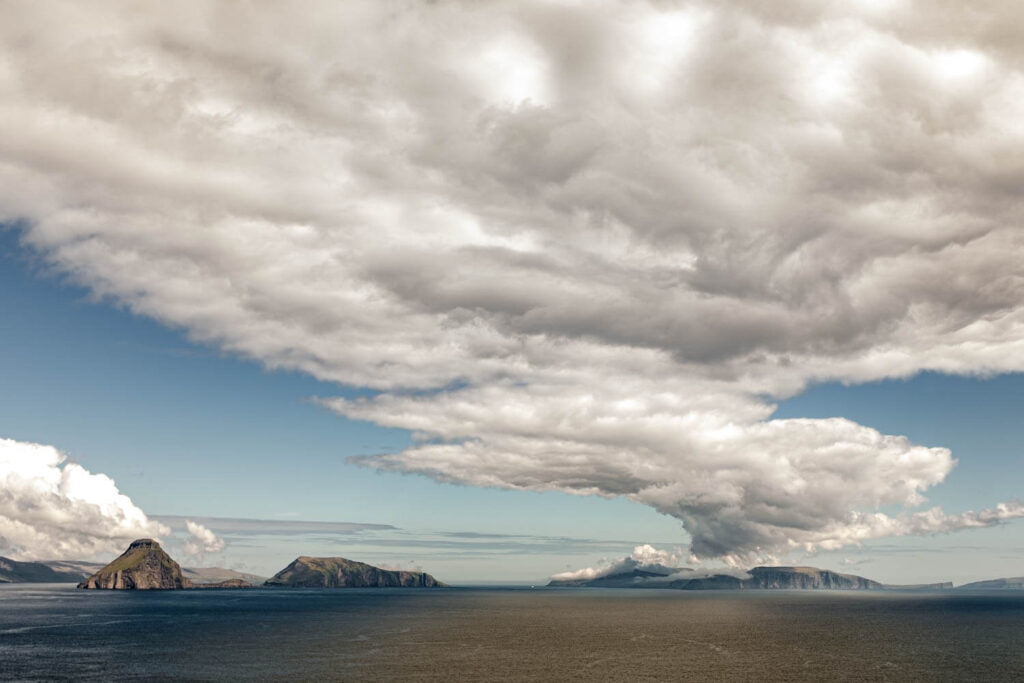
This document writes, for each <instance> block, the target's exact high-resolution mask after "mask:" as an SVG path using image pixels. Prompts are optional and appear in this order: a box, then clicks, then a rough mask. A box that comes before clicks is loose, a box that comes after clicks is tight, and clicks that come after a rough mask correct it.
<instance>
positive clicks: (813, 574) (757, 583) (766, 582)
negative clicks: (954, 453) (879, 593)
mask: <svg viewBox="0 0 1024 683" xmlns="http://www.w3.org/2000/svg"><path fill="white" fill-rule="evenodd" d="M548 585H549V586H563V587H565V586H582V587H590V588H674V589H677V590H883V589H884V588H885V586H884V585H883V584H881V583H879V582H878V581H872V580H871V579H865V578H864V577H863V576H855V575H853V574H840V573H839V572H833V571H830V570H828V569H818V568H816V567H754V568H753V569H750V570H747V571H746V572H744V573H737V574H706V573H705V574H701V573H698V572H694V571H693V570H692V569H689V568H685V567H680V568H676V569H670V570H667V571H660V572H658V571H646V570H642V569H633V570H632V571H629V572H624V573H621V574H611V575H608V576H601V577H595V578H589V579H552V580H551V582H550V583H548Z"/></svg>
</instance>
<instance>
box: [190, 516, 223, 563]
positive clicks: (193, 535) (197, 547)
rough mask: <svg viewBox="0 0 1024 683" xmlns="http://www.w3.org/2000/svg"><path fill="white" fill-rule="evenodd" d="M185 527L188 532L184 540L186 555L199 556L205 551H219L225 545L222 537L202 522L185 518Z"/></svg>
mask: <svg viewBox="0 0 1024 683" xmlns="http://www.w3.org/2000/svg"><path fill="white" fill-rule="evenodd" d="M185 528H186V529H187V530H188V534H189V538H188V540H187V541H185V554H186V555H189V556H191V557H201V556H203V555H205V554H206V553H219V552H220V551H222V550H224V548H226V547H227V543H226V542H225V541H224V539H223V538H220V537H219V536H217V534H215V533H213V531H211V530H210V529H209V528H207V527H205V526H203V525H202V524H199V523H197V522H193V521H192V520H186V522H185Z"/></svg>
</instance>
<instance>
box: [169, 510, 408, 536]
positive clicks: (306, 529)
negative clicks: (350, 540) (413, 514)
mask: <svg viewBox="0 0 1024 683" xmlns="http://www.w3.org/2000/svg"><path fill="white" fill-rule="evenodd" d="M153 519H155V520H157V521H159V522H162V523H163V524H166V525H167V526H169V527H171V528H172V529H174V530H175V531H186V532H190V530H191V527H190V526H189V524H190V523H192V524H193V525H196V526H199V525H202V526H206V527H211V528H215V529H216V530H217V532H218V533H220V534H222V535H231V536H265V535H269V536H296V535H299V534H342V535H351V534H357V533H359V532H361V531H387V530H394V529H395V527H394V526H392V525H390V524H364V523H361V522H315V521H307V520H297V519H295V520H291V519H289V520H277V519H247V518H239V517H195V516H191V517H189V518H187V519H186V518H185V517H181V516H179V515H153Z"/></svg>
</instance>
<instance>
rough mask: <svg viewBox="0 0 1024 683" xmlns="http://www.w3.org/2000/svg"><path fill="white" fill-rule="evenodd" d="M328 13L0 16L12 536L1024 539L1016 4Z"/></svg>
mask: <svg viewBox="0 0 1024 683" xmlns="http://www.w3.org/2000/svg"><path fill="white" fill-rule="evenodd" d="M307 8H308V9H307V11H304V12H301V13H298V12H294V11H291V10H290V8H287V7H283V6H275V5H260V4H253V5H230V6H225V5H223V4H221V3H216V2H211V3H202V2H199V3H196V4H194V5H193V4H190V5H189V7H188V8H186V9H182V8H181V7H179V6H178V5H173V4H170V5H156V4H154V5H149V6H146V7H144V8H139V9H138V10H137V11H133V12H130V13H129V12H125V11H124V9H123V5H121V4H120V3H117V2H113V1H111V2H106V1H105V0H98V1H97V2H94V3H88V5H84V4H82V3H75V2H60V0H57V2H56V3H55V4H50V3H48V4H47V6H46V8H45V9H40V7H39V6H38V4H37V3H36V4H33V3H29V2H25V3H22V4H20V5H19V6H18V10H17V11H15V12H11V13H10V14H11V15H12V16H11V17H10V21H7V22H4V23H3V24H2V25H0V102H2V103H3V105H2V106H0V130H2V131H6V132H8V133H9V134H7V135H0V224H3V225H7V226H11V227H10V228H9V229H7V230H5V231H3V233H2V236H0V239H2V240H3V242H2V247H3V248H2V253H3V255H4V256H3V262H2V265H3V272H2V274H0V278H2V281H0V286H2V294H0V301H2V302H3V307H4V308H3V317H2V320H3V324H4V334H3V338H2V341H0V351H2V353H3V356H2V362H0V372H2V373H3V374H2V375H0V380H2V387H0V401H3V405H2V406H0V408H2V410H0V482H3V483H2V485H0V486H2V488H0V551H2V552H5V553H8V554H9V555H12V556H15V557H18V558H21V559H38V558H40V557H43V556H46V555H49V554H59V555H62V556H65V557H69V558H71V557H82V556H85V555H92V556H98V555H100V554H103V553H107V554H109V553H111V552H114V551H116V550H117V548H118V547H120V546H121V545H123V543H124V542H125V541H126V540H131V538H134V537H137V536H139V535H157V536H160V537H161V538H164V539H165V541H166V542H167V543H168V544H169V547H170V548H171V549H172V550H173V551H174V552H175V553H178V554H182V553H187V554H188V556H189V557H188V559H187V560H186V561H187V562H206V563H221V564H229V565H232V564H234V565H237V566H242V565H244V566H245V568H248V569H252V570H255V571H259V572H264V573H266V572H270V571H273V570H274V569H276V568H278V567H279V566H281V565H283V564H284V563H285V562H287V561H288V560H289V559H290V558H291V557H293V556H294V555H296V554H298V553H300V552H305V553H310V554H346V555H350V556H353V557H355V558H356V559H363V560H367V561H371V562H378V563H384V564H389V565H404V566H424V567H428V568H429V569H431V570H433V571H435V572H436V573H437V574H439V575H440V576H441V578H443V579H449V580H459V581H461V580H469V579H478V580H519V581H529V582H534V581H536V580H539V579H542V578H543V577H544V576H546V575H548V574H551V573H553V572H556V571H561V570H564V569H566V568H577V569H578V568H580V567H585V566H588V565H589V566H593V565H594V564H595V563H598V564H599V563H601V562H603V561H609V562H610V561H613V560H615V559H618V558H622V557H623V556H624V555H627V554H634V553H635V556H636V557H640V558H660V560H662V561H665V562H668V561H671V562H686V563H690V564H702V565H703V566H717V565H719V564H727V565H730V566H737V567H748V566H752V565H754V564H758V563H774V562H784V563H785V562H806V563H809V564H817V565H824V566H830V567H832V568H838V569H843V568H857V569H858V570H860V571H862V572H863V573H865V574H868V575H872V576H874V577H875V578H880V579H882V580H887V581H899V580H906V581H917V580H941V579H951V580H966V579H969V578H987V577H990V576H992V575H997V576H998V575H1019V574H1020V573H1021V572H1022V569H1021V548H1022V543H1021V534H1022V533H1024V532H1022V529H1021V527H1022V524H1021V522H1020V521H1019V520H1021V519H1022V518H1024V501H1022V500H1021V493H1020V492H1021V490H1022V487H1021V484H1022V479H1021V477H1022V476H1024V475H1022V474H1021V471H1022V470H1024V468H1021V467H1019V462H1020V458H1019V455H1018V451H1017V445H1018V444H1019V443H1021V428H1020V426H1019V422H1020V421H1019V420H1018V419H1017V416H1018V415H1019V412H1020V411H1019V407H1020V402H1021V401H1020V397H1021V396H1022V392H1024V389H1022V385H1024V382H1022V380H1021V376H1022V375H1021V374H1020V373H1022V372H1024V303H1022V302H1024V259H1022V258H1021V254H1024V232H1022V231H1021V229H1020V223H1021V220H1020V215H1021V214H1020V197H1019V187H1020V178H1021V169H1020V164H1019V160H1020V159H1021V158H1024V144H1022V141H1024V136H1022V135H1021V129H1020V122H1021V121H1022V120H1024V110H1022V109H1021V105H1020V102H1021V101H1022V98H1021V96H1020V94H1021V92H1022V88H1024V71H1022V70H1021V68H1020V65H1021V64H1024V48H1022V47H1020V46H1019V45H1016V44H1012V43H1008V42H1007V41H1005V40H1003V39H1002V37H1001V36H1000V35H997V34H993V33H991V32H990V31H988V30H982V28H981V27H987V26H1003V25H1011V24H1012V22H1015V21H1017V20H1018V19H1019V17H1017V16H1016V14H1015V12H1016V10H1015V9H1014V8H1013V7H1010V6H1009V5H1006V6H992V7H986V8H984V9H980V10H979V9H977V8H974V7H966V6H965V7H961V6H959V5H956V4H949V3H947V4H944V5H941V6H931V5H929V6H928V7H927V8H926V9H923V8H922V7H921V6H918V4H917V3H913V2H906V3H876V2H871V3H841V4H840V3H819V4H808V3H805V2H799V1H797V0H793V2H790V1H789V0H780V2H778V3H772V4H771V6H770V7H768V6H766V5H765V4H764V3H749V2H712V1H711V0H688V1H687V2H681V3H626V2H608V3H607V4H604V5H602V11H600V12H595V11H593V10H592V9H591V6H590V5H588V4H573V3H562V2H558V1H555V2H548V1H547V0H537V1H536V2H519V1H518V0H517V1H514V2H513V1H509V2H502V1H500V0H499V1H498V2H494V3H487V4H485V5H479V6H477V5H459V4H451V3H440V4H438V3H419V4H416V3H413V4H407V5H402V6H401V7H393V6H392V5H391V4H388V3H379V2H373V1H369V0H368V1H367V2H361V1H359V0H355V1H353V2H346V3H332V2H326V1H325V2H320V1H319V0H311V4H310V5H308V6H307ZM982 378H986V379H982ZM61 453H64V454H66V456H67V458H69V459H67V460H62V459H61V458H62V457H65V456H62V455H61ZM192 517H194V518H195V519H191V518H192ZM199 520H202V521H199ZM246 520H249V521H246ZM252 520H263V521H262V522H259V523H258V524H262V525H263V526H262V527H259V526H258V524H257V523H255V522H253V521H252ZM282 520H290V521H291V523H292V524H293V526H289V527H287V531H285V527H283V526H282V524H283V521H282ZM190 521H191V522H192V525H191V526H189V522H190ZM327 523H329V524H330V525H329V526H324V524H327ZM196 524H200V525H201V526H196ZM254 524H257V526H254ZM295 525H299V526H295ZM339 525H341V526H339ZM352 525H355V526H352ZM261 528H262V531H260V529H261ZM275 530H276V531H275ZM218 537H220V539H221V540H218ZM222 541H223V542H222ZM225 544H226V545H225ZM646 545H650V546H651V547H650V548H646V547H645V546H646ZM635 548H638V549H637V550H634V549H635ZM637 561H639V560H637Z"/></svg>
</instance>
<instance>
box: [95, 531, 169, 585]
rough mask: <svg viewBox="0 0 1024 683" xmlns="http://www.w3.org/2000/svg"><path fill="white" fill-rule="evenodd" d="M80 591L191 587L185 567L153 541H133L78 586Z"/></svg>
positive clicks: (149, 539) (142, 539)
mask: <svg viewBox="0 0 1024 683" xmlns="http://www.w3.org/2000/svg"><path fill="white" fill-rule="evenodd" d="M78 587H79V588H105V589H112V590H174V589H180V588H188V587H189V582H188V580H187V579H185V578H184V577H183V576H182V574H181V567H180V566H178V563H177V562H175V561H174V560H172V559H171V556H170V555H168V554H167V553H166V552H164V549H163V548H161V547H160V544H159V543H157V542H156V541H154V540H153V539H151V538H140V539H139V540H137V541H132V543H131V545H129V546H128V549H127V550H125V551H124V553H122V554H121V556H120V557H118V558H117V559H116V560H114V561H113V562H111V563H110V564H108V565H107V566H106V567H104V568H103V569H101V570H99V571H98V572H96V573H95V574H93V575H92V576H90V577H89V578H88V579H86V580H85V581H83V582H82V583H80V584H78Z"/></svg>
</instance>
